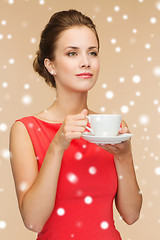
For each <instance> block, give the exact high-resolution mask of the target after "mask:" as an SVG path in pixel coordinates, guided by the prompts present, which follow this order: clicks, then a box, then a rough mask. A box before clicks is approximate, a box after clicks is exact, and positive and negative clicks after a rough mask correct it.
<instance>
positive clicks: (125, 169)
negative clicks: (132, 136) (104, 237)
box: [103, 121, 142, 224]
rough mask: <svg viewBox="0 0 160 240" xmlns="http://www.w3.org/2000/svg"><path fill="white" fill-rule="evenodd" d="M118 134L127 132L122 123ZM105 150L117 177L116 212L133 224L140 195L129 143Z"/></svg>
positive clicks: (140, 202) (137, 214)
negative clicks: (112, 156)
mask: <svg viewBox="0 0 160 240" xmlns="http://www.w3.org/2000/svg"><path fill="white" fill-rule="evenodd" d="M122 126H123V127H122V128H121V129H120V131H119V133H127V132H129V130H128V127H127V124H126V123H125V122H124V121H123V122H122ZM103 148H104V149H105V150H107V151H109V152H111V153H112V154H113V155H114V161H115V166H116V170H117V176H118V190H117V194H116V198H115V203H116V207H117V210H118V211H119V213H120V215H121V217H122V219H123V220H124V221H125V222H126V223H127V224H133V223H134V222H135V221H136V220H138V218H139V214H140V210H141V205H142V195H141V192H140V189H139V186H138V183H137V180H136V174H135V170H134V165H133V157H132V151H131V141H130V140H127V141H125V142H123V143H120V144H116V145H113V146H112V145H105V146H104V147H103Z"/></svg>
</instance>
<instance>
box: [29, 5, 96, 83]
mask: <svg viewBox="0 0 160 240" xmlns="http://www.w3.org/2000/svg"><path fill="white" fill-rule="evenodd" d="M83 25H85V26H87V27H89V28H90V29H91V30H92V31H93V32H94V33H95V35H96V38H97V41H98V48H99V38H98V34H97V31H96V28H95V25H94V23H93V22H92V20H91V19H90V18H89V17H87V16H85V15H83V14H82V13H81V12H78V11H77V10H72V9H70V10H68V11H60V12H57V13H55V14H53V15H52V17H51V18H50V20H49V22H48V24H47V25H46V26H45V28H44V30H43V31H42V34H41V39H40V43H39V50H38V51H37V55H36V57H35V59H34V61H33V68H34V70H35V71H36V72H38V73H39V75H40V76H42V77H43V78H44V79H45V81H46V83H47V84H49V85H50V86H51V87H55V88H56V84H55V79H54V77H53V75H51V74H50V73H49V72H48V70H47V69H46V68H45V66H44V60H45V58H48V59H50V60H51V61H53V60H54V58H55V56H54V52H55V49H56V42H57V39H58V37H59V35H60V33H61V32H63V31H64V30H67V29H69V28H71V27H72V26H83Z"/></svg>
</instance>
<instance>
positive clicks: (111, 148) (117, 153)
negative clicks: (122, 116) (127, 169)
mask: <svg viewBox="0 0 160 240" xmlns="http://www.w3.org/2000/svg"><path fill="white" fill-rule="evenodd" d="M118 133H119V134H123V133H130V131H129V129H128V127H127V124H126V123H125V122H124V121H123V122H122V127H121V128H120V129H119V131H118ZM99 146H100V147H102V148H103V149H105V150H106V151H108V152H110V153H112V154H113V155H114V157H115V158H117V159H119V160H121V159H123V158H124V156H127V155H130V154H131V140H130V139H128V140H127V141H124V142H122V143H118V144H99Z"/></svg>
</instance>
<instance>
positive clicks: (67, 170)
mask: <svg viewBox="0 0 160 240" xmlns="http://www.w3.org/2000/svg"><path fill="white" fill-rule="evenodd" d="M17 121H21V122H22V123H23V124H24V125H25V127H26V129H27V131H28V133H29V136H30V138H31V141H32V144H33V147H34V150H35V154H36V157H37V161H38V169H39V170H40V168H41V165H42V163H43V160H44V157H45V154H46V151H47V149H48V147H49V144H50V143H51V141H52V139H53V138H54V136H55V134H56V133H57V131H58V130H59V128H60V126H61V123H49V122H45V121H42V120H40V119H38V118H36V117H33V116H29V117H24V118H22V119H19V120H17ZM116 192H117V174H116V169H115V164H114V158H113V155H112V154H110V153H108V152H107V151H105V150H104V149H102V148H100V147H99V146H97V145H96V144H94V143H90V142H88V141H86V140H84V139H82V138H80V139H74V140H72V141H71V144H70V146H69V148H68V149H66V150H65V152H64V155H63V159H62V165H61V169H60V174H59V180H58V186H57V194H56V201H55V206H54V209H53V211H52V213H51V215H50V217H49V219H48V221H47V222H46V224H45V225H44V227H43V230H42V231H41V232H40V233H38V238H37V240H121V237H120V234H119V232H118V231H117V230H116V229H115V226H114V220H113V200H114V198H115V194H116Z"/></svg>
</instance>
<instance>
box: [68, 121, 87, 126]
mask: <svg viewBox="0 0 160 240" xmlns="http://www.w3.org/2000/svg"><path fill="white" fill-rule="evenodd" d="M68 126H82V127H86V126H87V120H77V121H71V122H68Z"/></svg>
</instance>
